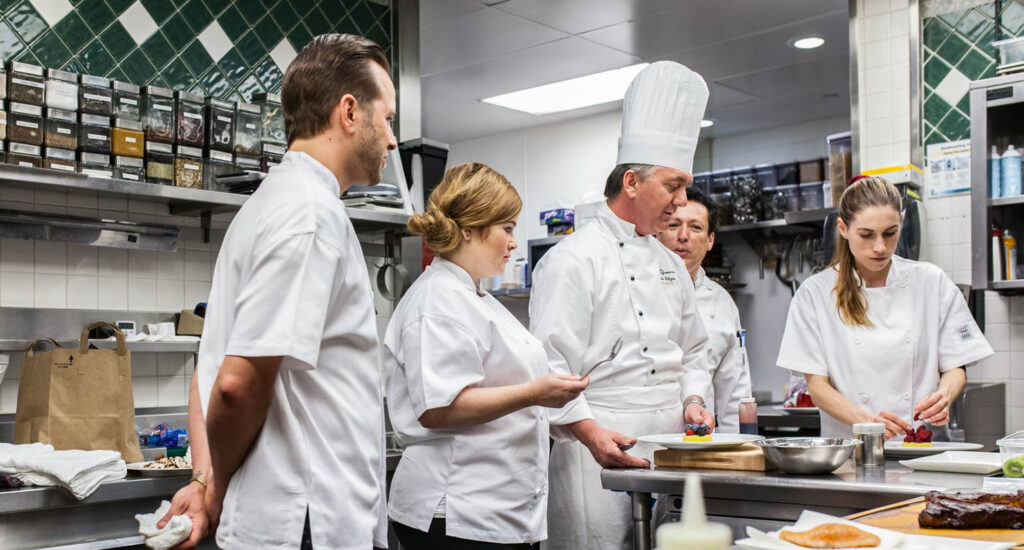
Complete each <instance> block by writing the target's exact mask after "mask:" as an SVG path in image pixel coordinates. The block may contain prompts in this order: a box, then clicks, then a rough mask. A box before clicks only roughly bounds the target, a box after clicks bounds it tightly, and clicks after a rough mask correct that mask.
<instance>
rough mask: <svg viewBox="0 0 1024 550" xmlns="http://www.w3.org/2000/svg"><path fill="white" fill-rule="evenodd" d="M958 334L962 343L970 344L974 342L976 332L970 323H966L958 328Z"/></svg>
mask: <svg viewBox="0 0 1024 550" xmlns="http://www.w3.org/2000/svg"><path fill="white" fill-rule="evenodd" d="M956 333H957V334H958V335H959V336H960V341H961V342H970V341H971V340H974V331H973V330H971V325H970V323H964V324H962V325H960V326H958V327H956Z"/></svg>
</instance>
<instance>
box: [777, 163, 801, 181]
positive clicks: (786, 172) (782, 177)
mask: <svg viewBox="0 0 1024 550" xmlns="http://www.w3.org/2000/svg"><path fill="white" fill-rule="evenodd" d="M798 174H799V168H798V166H797V163H795V162H783V163H782V164H776V165H775V183H776V184H777V185H794V184H797V183H800V182H799V178H798Z"/></svg>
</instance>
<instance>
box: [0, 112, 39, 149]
mask: <svg viewBox="0 0 1024 550" xmlns="http://www.w3.org/2000/svg"><path fill="white" fill-rule="evenodd" d="M7 122H8V128H7V139H9V140H11V141H16V142H18V143H27V144H29V145H42V144H43V108H42V107H40V106H38V105H29V104H27V103H14V102H11V112H10V113H9V114H8V115H7Z"/></svg>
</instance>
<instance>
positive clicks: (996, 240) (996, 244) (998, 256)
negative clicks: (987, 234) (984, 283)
mask: <svg viewBox="0 0 1024 550" xmlns="http://www.w3.org/2000/svg"><path fill="white" fill-rule="evenodd" d="M1005 276H1006V270H1005V269H1003V230H1002V229H999V228H998V227H995V226H992V280H993V281H1002V280H1003V278H1004V277H1005Z"/></svg>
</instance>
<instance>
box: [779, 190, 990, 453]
mask: <svg viewBox="0 0 1024 550" xmlns="http://www.w3.org/2000/svg"><path fill="white" fill-rule="evenodd" d="M901 210H902V201H901V198H900V193H899V191H898V190H897V189H896V187H894V186H893V185H892V184H891V183H889V182H887V181H886V180H884V179H882V178H878V177H864V178H858V179H857V180H855V181H854V182H853V183H852V184H851V185H850V186H849V187H847V189H846V191H845V192H844V193H843V196H842V198H840V200H839V220H838V221H837V222H836V224H837V228H838V229H839V238H838V242H837V243H836V251H835V255H834V256H833V258H832V262H831V264H830V265H829V267H827V268H826V269H825V270H823V271H822V272H820V273H817V274H815V275H813V276H811V277H808V278H807V280H806V281H804V283H803V284H802V285H801V286H800V289H799V290H797V293H796V296H794V297H793V302H792V304H791V305H790V307H789V318H788V319H787V321H786V330H785V332H784V333H783V336H782V346H781V349H780V350H779V358H778V361H777V364H778V366H780V367H782V368H785V369H789V370H791V371H797V372H802V373H804V375H805V377H806V378H807V388H808V391H809V392H810V394H811V397H812V399H813V400H814V403H815V404H817V406H818V408H819V409H821V413H822V414H821V435H822V436H823V437H849V436H850V435H851V433H852V430H851V426H852V425H853V424H855V423H859V422H876V423H881V424H884V425H885V436H886V439H889V438H893V437H897V436H899V437H901V438H903V439H904V445H923V444H930V440H931V437H930V435H931V430H929V429H928V428H927V427H925V426H924V423H927V424H930V425H932V426H944V425H945V424H946V423H947V422H949V407H950V405H951V404H952V402H953V401H954V400H955V399H956V398H957V397H958V396H959V395H960V392H961V391H962V390H963V387H964V384H965V383H966V381H967V373H966V371H965V369H964V367H966V366H968V365H970V364H972V363H974V362H976V361H980V360H981V359H984V358H985V357H988V356H989V355H992V348H991V347H989V345H988V342H987V341H986V340H985V336H984V335H983V334H982V333H981V331H980V330H979V329H978V325H977V324H976V323H975V322H974V318H973V317H972V316H971V312H970V311H969V310H968V309H967V303H966V301H965V300H964V297H963V295H962V294H961V293H960V290H959V289H957V287H956V285H955V284H953V281H952V280H951V279H950V278H949V276H948V275H946V274H945V273H944V272H943V271H942V270H941V269H939V268H938V267H937V266H935V265H933V264H930V263H926V262H915V261H911V260H907V259H904V258H901V257H899V256H896V255H895V254H894V251H895V250H896V244H897V242H898V241H899V236H900V223H901V217H900V212H901ZM919 421H920V422H919ZM922 422H923V423H922ZM915 423H917V424H919V425H915ZM922 440H927V442H924V441H922Z"/></svg>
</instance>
